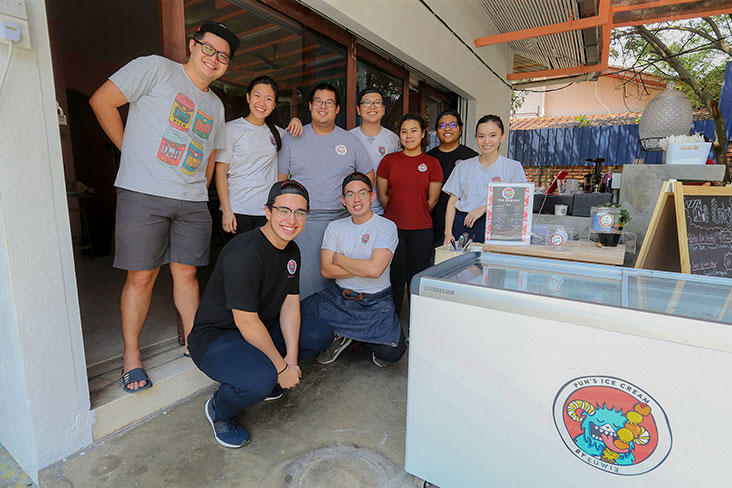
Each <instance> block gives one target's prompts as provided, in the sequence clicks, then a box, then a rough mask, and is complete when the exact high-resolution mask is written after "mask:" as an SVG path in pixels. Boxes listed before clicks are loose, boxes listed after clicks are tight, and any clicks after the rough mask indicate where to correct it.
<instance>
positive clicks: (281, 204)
mask: <svg viewBox="0 0 732 488" xmlns="http://www.w3.org/2000/svg"><path fill="white" fill-rule="evenodd" d="M308 210H309V196H308V192H307V190H306V189H305V187H303V186H302V185H301V184H300V183H298V182H296V181H294V180H286V181H282V182H278V183H275V184H274V185H273V186H272V188H271V190H270V192H269V198H268V200H267V205H266V206H265V209H264V214H265V217H266V218H267V223H266V224H265V225H264V226H263V227H261V228H258V229H254V230H251V231H249V232H246V233H244V234H240V235H238V236H237V237H235V238H234V239H232V240H231V241H230V242H229V243H228V244H226V246H225V247H224V249H223V250H222V251H221V255H220V256H219V259H218V261H217V262H216V266H214V269H213V272H212V273H211V277H210V279H209V282H208V285H207V286H206V289H205V291H204V292H203V295H202V297H201V304H200V305H199V307H198V312H197V313H196V319H195V321H194V325H193V330H192V331H191V334H190V336H189V338H188V347H189V350H190V352H191V358H192V359H193V361H194V362H195V363H196V366H198V367H199V368H200V369H201V371H203V372H204V373H205V374H206V375H207V376H209V377H210V378H211V379H213V380H215V381H218V382H220V383H221V386H220V387H219V389H218V390H217V391H216V392H215V393H214V395H213V397H212V398H211V399H209V400H208V401H207V402H206V406H205V412H206V418H207V419H208V421H209V422H210V423H211V427H212V428H213V430H214V436H215V438H216V441H217V442H218V443H219V444H221V445H222V446H224V447H234V448H235V447H242V446H245V445H247V444H248V443H249V433H248V432H247V430H246V429H245V428H244V427H243V426H242V425H241V424H240V423H239V421H238V420H237V418H236V416H237V415H238V414H239V413H240V412H241V411H242V410H244V409H245V408H247V407H249V406H250V405H253V404H255V403H258V402H260V401H262V400H265V399H275V398H279V397H280V396H282V388H293V387H295V386H296V385H297V384H298V383H299V382H300V377H301V375H302V373H301V371H300V368H299V367H298V365H297V363H298V359H305V358H307V357H310V356H313V355H315V354H316V353H318V352H319V351H321V350H323V349H325V348H326V347H327V346H328V345H329V344H331V343H332V342H333V331H332V329H330V328H327V327H324V328H322V329H321V328H318V325H317V324H316V325H315V326H313V327H311V328H310V329H308V330H301V329H300V286H299V277H300V250H299V249H298V247H297V244H295V243H294V242H293V239H294V238H295V237H296V236H297V235H298V234H299V233H300V232H302V230H303V228H304V227H305V220H306V218H307V213H308Z"/></svg>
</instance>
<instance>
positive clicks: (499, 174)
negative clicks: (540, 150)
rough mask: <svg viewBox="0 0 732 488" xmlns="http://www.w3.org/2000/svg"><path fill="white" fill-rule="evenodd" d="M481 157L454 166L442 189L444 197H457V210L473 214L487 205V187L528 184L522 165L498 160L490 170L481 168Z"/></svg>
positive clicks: (506, 159)
mask: <svg viewBox="0 0 732 488" xmlns="http://www.w3.org/2000/svg"><path fill="white" fill-rule="evenodd" d="M478 158H479V156H476V157H474V158H470V159H466V160H464V161H461V162H460V163H459V164H457V165H456V166H455V169H454V170H453V171H452V174H451V175H450V178H448V179H447V183H445V186H443V187H442V191H444V192H445V193H451V194H453V195H455V196H456V197H458V201H457V203H456V204H455V208H456V209H458V210H460V211H461V212H470V211H471V210H475V209H476V208H478V207H482V206H483V205H485V204H486V203H487V202H488V185H489V184H490V183H491V182H494V183H501V182H502V183H525V182H526V173H524V167H523V166H521V163H519V162H518V161H514V160H513V159H508V158H507V157H504V156H500V155H499V156H498V159H497V160H496V162H495V163H493V164H492V165H490V166H489V167H487V168H486V167H485V166H483V165H482V164H480V161H479V160H478Z"/></svg>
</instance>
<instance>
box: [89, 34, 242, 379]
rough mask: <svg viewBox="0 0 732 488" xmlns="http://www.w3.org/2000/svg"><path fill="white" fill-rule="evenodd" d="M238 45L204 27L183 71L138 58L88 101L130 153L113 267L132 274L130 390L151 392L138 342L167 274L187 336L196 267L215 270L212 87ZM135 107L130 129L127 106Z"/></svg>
mask: <svg viewBox="0 0 732 488" xmlns="http://www.w3.org/2000/svg"><path fill="white" fill-rule="evenodd" d="M238 47H239V39H238V38H237V37H236V35H234V34H233V33H232V32H231V31H229V29H228V28H227V27H226V26H225V25H224V24H219V23H215V22H204V23H203V24H202V25H201V26H200V27H199V28H198V30H197V31H196V33H195V34H194V35H193V39H191V40H190V41H189V42H188V48H189V49H190V52H191V54H190V57H189V58H188V61H187V62H186V63H185V64H183V65H181V64H179V63H176V62H174V61H171V60H169V59H166V58H163V57H160V56H144V57H140V58H137V59H134V60H133V61H131V62H130V63H128V64H127V65H125V66H124V67H122V68H121V69H120V70H119V71H117V72H116V73H114V74H113V75H112V76H110V77H109V80H107V81H106V82H105V83H104V84H103V85H102V86H101V87H100V88H99V89H98V90H97V91H96V92H95V93H94V95H93V96H92V98H91V99H90V101H89V103H90V104H91V106H92V109H93V110H94V113H95V115H96V117H97V119H98V120H99V123H100V125H101V126H102V129H104V132H105V133H106V134H107V136H109V138H110V139H111V140H112V142H113V143H114V145H115V146H117V148H118V149H119V150H120V151H121V152H122V157H121V161H120V168H119V172H118V174H117V179H116V181H115V186H116V187H117V216H116V229H115V257H114V267H116V268H120V269H124V270H127V280H126V281H125V285H124V287H123V289H122V299H121V307H120V308H121V315H122V336H123V338H124V342H125V349H124V355H123V358H124V368H123V376H122V384H123V388H124V390H125V391H127V392H128V393H136V392H139V391H141V390H144V389H147V388H150V387H151V386H152V382H151V381H150V378H149V377H148V376H147V373H146V372H145V370H144V369H143V367H142V359H141V357H140V349H139V339H140V333H141V332H142V326H143V324H144V322H145V318H146V316H147V312H148V309H149V308H150V300H151V298H152V291H153V286H154V285H155V279H156V278H157V275H158V272H159V271H160V266H162V265H164V264H170V272H171V274H172V275H173V299H174V301H175V306H176V308H177V309H178V312H179V313H180V315H181V319H182V321H183V328H184V331H185V335H186V336H187V335H188V333H189V332H190V330H191V328H192V327H193V318H194V315H195V313H196V309H197V308H198V302H199V291H198V279H197V277H196V267H197V266H204V265H206V264H208V256H209V244H210V239H211V216H210V214H209V212H208V190H207V187H208V184H209V182H210V181H211V175H212V172H213V169H214V163H213V161H214V157H215V153H216V150H217V149H222V148H225V147H226V131H225V129H224V106H223V104H222V103H221V100H219V98H218V97H217V96H216V95H215V94H214V93H213V92H212V91H211V90H210V89H209V85H210V84H211V82H213V81H214V80H216V79H218V78H220V77H221V76H222V75H223V74H224V73H226V69H227V67H228V65H229V62H230V61H231V57H232V56H233V55H234V52H235V51H236V49H237V48H238ZM127 103H129V115H128V117H127V123H126V124H123V122H122V117H121V115H120V112H119V107H121V106H122V105H125V104H127Z"/></svg>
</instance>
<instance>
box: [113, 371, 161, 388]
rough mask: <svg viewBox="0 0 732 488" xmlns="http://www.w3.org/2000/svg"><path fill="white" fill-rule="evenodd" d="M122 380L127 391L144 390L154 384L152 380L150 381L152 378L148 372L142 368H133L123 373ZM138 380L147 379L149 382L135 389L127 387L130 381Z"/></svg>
mask: <svg viewBox="0 0 732 488" xmlns="http://www.w3.org/2000/svg"><path fill="white" fill-rule="evenodd" d="M120 381H121V382H122V389H123V390H124V391H126V392H127V393H137V392H139V391H142V390H147V389H148V388H150V387H152V385H153V384H152V381H150V378H149V377H148V376H147V373H146V372H145V370H144V369H142V368H135V369H131V370H129V371H128V372H126V373H124V374H122V378H120ZM136 381H146V382H147V383H145V386H141V387H140V388H136V389H134V390H133V389H132V388H128V387H127V386H128V385H129V384H130V383H135V382H136Z"/></svg>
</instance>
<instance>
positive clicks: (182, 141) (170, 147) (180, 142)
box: [158, 129, 188, 166]
mask: <svg viewBox="0 0 732 488" xmlns="http://www.w3.org/2000/svg"><path fill="white" fill-rule="evenodd" d="M187 142H188V139H186V137H185V136H184V135H183V134H181V133H180V132H178V131H175V130H173V129H168V130H166V131H165V133H164V134H163V139H162V140H161V141H160V148H159V149H158V160H159V161H161V162H163V163H165V164H168V165H170V166H178V163H180V158H181V157H182V156H183V152H184V151H185V150H186V143H187Z"/></svg>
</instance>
